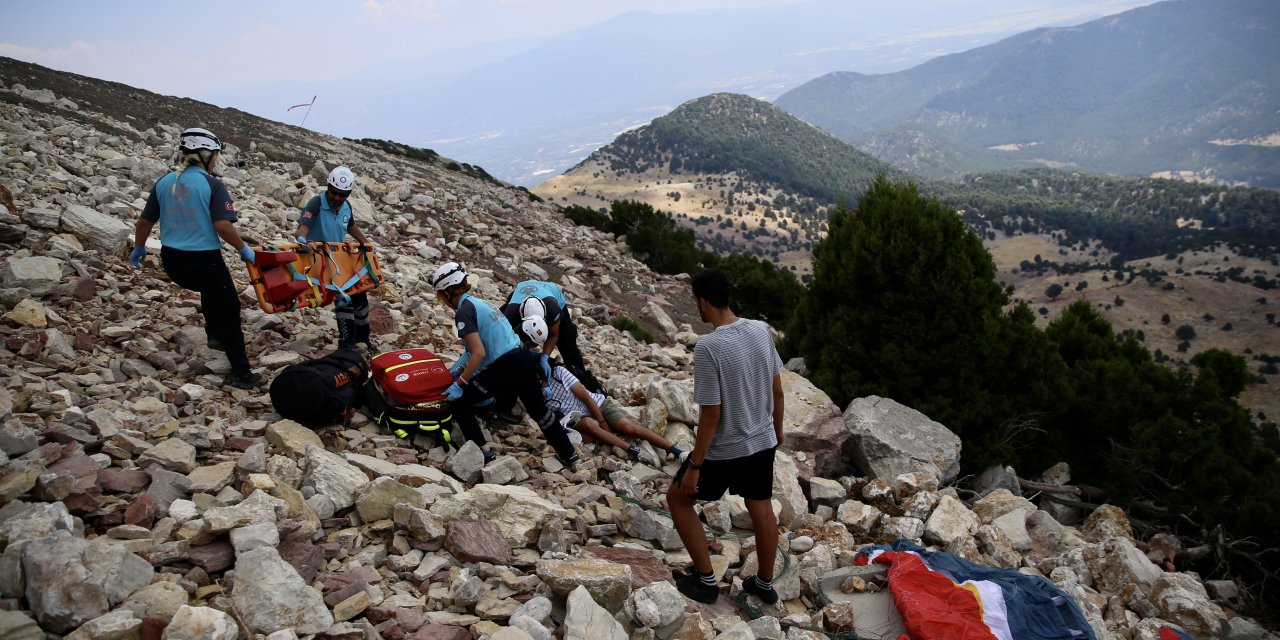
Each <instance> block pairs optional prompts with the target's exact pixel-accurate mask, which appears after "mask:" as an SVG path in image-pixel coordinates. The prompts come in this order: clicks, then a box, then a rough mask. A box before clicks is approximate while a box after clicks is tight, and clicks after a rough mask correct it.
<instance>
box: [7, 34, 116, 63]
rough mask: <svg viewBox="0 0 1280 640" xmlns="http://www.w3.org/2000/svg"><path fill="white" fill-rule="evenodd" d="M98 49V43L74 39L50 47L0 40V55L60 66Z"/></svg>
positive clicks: (90, 56) (83, 57)
mask: <svg viewBox="0 0 1280 640" xmlns="http://www.w3.org/2000/svg"><path fill="white" fill-rule="evenodd" d="M98 51H99V46H98V45H96V44H93V43H89V42H84V41H83V40H76V41H74V42H72V43H71V44H69V45H67V46H65V47H61V48H57V47H55V48H51V49H39V48H36V47H24V46H22V45H17V44H13V43H10V42H0V55H2V56H6V57H9V58H14V59H16V60H26V61H28V62H34V63H36V64H40V65H46V66H62V65H65V64H66V63H68V62H73V61H78V60H85V59H92V58H94V57H95V56H96V54H97V53H98Z"/></svg>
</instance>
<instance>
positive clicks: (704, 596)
mask: <svg viewBox="0 0 1280 640" xmlns="http://www.w3.org/2000/svg"><path fill="white" fill-rule="evenodd" d="M676 589H679V590H680V593H683V594H684V595H685V597H687V598H689V599H690V600H696V601H698V602H701V603H704V604H715V601H716V599H717V598H719V597H720V589H718V588H717V587H715V586H713V585H709V584H707V583H705V582H703V581H702V578H701V577H700V576H699V575H698V574H697V572H696V571H695V572H694V573H692V574H690V575H687V576H685V577H683V578H680V579H679V580H676Z"/></svg>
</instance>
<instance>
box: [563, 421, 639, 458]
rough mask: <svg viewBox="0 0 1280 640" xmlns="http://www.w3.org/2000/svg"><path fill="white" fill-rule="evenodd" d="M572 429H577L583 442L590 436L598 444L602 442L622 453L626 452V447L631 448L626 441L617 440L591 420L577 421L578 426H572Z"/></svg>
mask: <svg viewBox="0 0 1280 640" xmlns="http://www.w3.org/2000/svg"><path fill="white" fill-rule="evenodd" d="M573 428H574V429H577V430H578V431H579V432H581V433H582V436H583V439H584V440H585V439H586V437H587V436H590V437H591V438H593V439H595V440H597V441H599V442H603V443H605V444H607V445H609V446H611V447H617V448H619V449H622V450H623V451H626V450H627V447H629V446H631V445H629V444H627V441H626V440H623V439H622V438H619V437H618V436H615V435H613V433H612V432H610V431H608V430H606V429H604V428H602V427H601V426H600V425H599V424H598V423H597V422H596V421H595V420H593V419H591V418H583V419H581V420H579V421H578V424H576V425H574V427H573Z"/></svg>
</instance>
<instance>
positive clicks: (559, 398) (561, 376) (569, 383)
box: [547, 366, 604, 417]
mask: <svg viewBox="0 0 1280 640" xmlns="http://www.w3.org/2000/svg"><path fill="white" fill-rule="evenodd" d="M577 384H578V377H577V376H575V375H573V374H572V373H569V370H568V369H566V368H564V367H559V366H557V367H552V368H551V380H549V381H548V382H547V390H548V391H550V395H548V396H547V408H548V409H551V410H552V411H554V412H556V413H558V414H560V415H562V416H563V415H567V414H568V413H569V412H570V411H581V412H582V415H584V416H588V417H589V416H590V415H591V412H590V411H587V405H585V404H583V402H582V400H579V399H578V396H575V395H573V387H574V386H576V385H577ZM587 395H589V396H591V399H592V400H593V401H594V402H595V403H596V406H597V407H599V406H601V405H603V404H604V394H603V393H592V392H591V390H587Z"/></svg>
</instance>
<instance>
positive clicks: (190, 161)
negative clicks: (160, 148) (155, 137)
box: [169, 149, 217, 195]
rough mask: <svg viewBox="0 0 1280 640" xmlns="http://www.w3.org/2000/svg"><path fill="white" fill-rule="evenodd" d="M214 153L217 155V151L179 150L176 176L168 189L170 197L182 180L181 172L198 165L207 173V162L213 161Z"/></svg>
mask: <svg viewBox="0 0 1280 640" xmlns="http://www.w3.org/2000/svg"><path fill="white" fill-rule="evenodd" d="M215 153H217V151H210V150H209V149H198V150H196V151H185V150H179V151H178V175H176V176H174V178H173V186H171V187H169V193H170V195H172V194H173V193H174V192H175V190H176V189H177V188H178V181H180V180H182V172H183V171H186V170H187V167H190V166H193V165H199V166H200V167H202V168H204V170H205V171H208V170H209V161H210V160H212V159H213V154H215Z"/></svg>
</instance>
